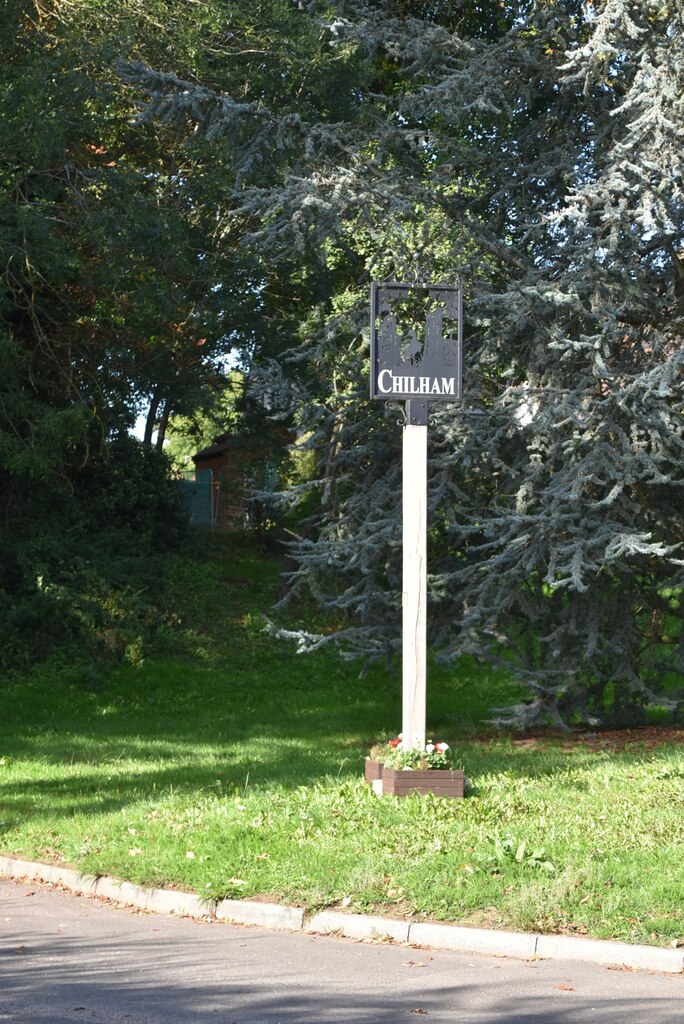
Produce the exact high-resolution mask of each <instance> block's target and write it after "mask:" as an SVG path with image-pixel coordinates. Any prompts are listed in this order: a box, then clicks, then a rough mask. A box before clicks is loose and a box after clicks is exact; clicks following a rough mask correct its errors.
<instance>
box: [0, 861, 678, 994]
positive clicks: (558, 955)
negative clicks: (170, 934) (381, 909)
mask: <svg viewBox="0 0 684 1024" xmlns="http://www.w3.org/2000/svg"><path fill="white" fill-rule="evenodd" d="M0 876H4V877H6V878H12V879H15V880H17V881H18V880H24V879H27V880H29V881H33V880H35V881H40V882H48V883H52V884H53V885H60V886H63V887H64V888H66V889H70V890H72V891H74V892H78V893H84V894H86V895H89V896H99V897H104V898H105V899H111V900H114V901H116V902H118V903H122V904H126V905H127V906H134V907H138V908H139V909H142V910H147V911H150V912H152V913H166V914H176V915H179V916H187V917H198V918H207V917H208V918H212V919H216V920H219V921H229V922H232V923H233V924H241V925H252V926H256V927H261V928H271V929H274V930H276V931H296V932H299V931H304V932H308V933H309V934H312V933H315V934H323V935H332V934H334V935H343V936H345V937H347V938H352V939H360V940H366V941H376V942H377V941H390V942H398V943H403V944H407V945H410V946H419V947H428V948H430V949H450V950H454V951H459V952H463V953H485V954H489V955H494V956H508V957H513V958H515V959H530V958H534V957H538V958H540V959H554V960H578V961H585V962H590V963H596V964H605V965H607V966H621V967H632V968H637V969H641V970H650V971H662V972H663V973H666V974H682V973H684V949H661V948H660V947H657V946H632V945H629V944H628V943H624V942H601V941H597V940H594V939H582V938H574V937H566V936H562V935H535V934H528V933H525V932H505V931H496V930H492V931H489V930H486V929H481V928H463V927H459V926H458V925H450V924H431V923H429V922H414V921H401V920H395V919H393V918H386V917H370V916H368V917H367V916H365V915H363V914H345V913H341V912H338V911H330V910H326V911H322V912H321V913H318V914H313V915H311V916H307V915H306V913H305V912H304V910H302V909H301V908H299V907H288V906H281V905H280V904H278V903H260V902H253V901H251V900H221V901H220V902H216V901H215V900H202V899H200V898H199V897H198V896H195V895H194V894H193V893H187V892H177V891H175V890H173V889H153V888H146V887H144V886H138V885H133V884H131V883H130V882H121V881H119V880H118V879H115V878H107V877H105V876H100V877H96V876H95V875H85V874H81V873H79V872H78V871H74V870H73V869H71V868H62V867H58V866H57V865H51V864H36V863H33V862H31V861H24V860H17V859H15V858H13V857H2V856H0Z"/></svg>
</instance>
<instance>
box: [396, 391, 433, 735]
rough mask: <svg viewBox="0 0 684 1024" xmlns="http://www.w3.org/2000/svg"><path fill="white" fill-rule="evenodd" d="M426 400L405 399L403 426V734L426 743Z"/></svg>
mask: <svg viewBox="0 0 684 1024" xmlns="http://www.w3.org/2000/svg"><path fill="white" fill-rule="evenodd" d="M427 431H428V428H427V402H413V401H411V402H407V403H406V425H405V426H404V428H403V480H402V511H403V583H402V589H403V595H402V605H403V613H402V694H403V702H402V737H403V745H404V746H405V747H416V746H420V747H424V746H425V721H426V647H427V641H426V633H427V615H426V604H427V564H426V562H427Z"/></svg>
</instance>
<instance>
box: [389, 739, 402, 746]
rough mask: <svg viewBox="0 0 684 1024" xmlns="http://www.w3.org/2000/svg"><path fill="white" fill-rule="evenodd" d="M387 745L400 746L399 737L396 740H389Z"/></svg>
mask: <svg viewBox="0 0 684 1024" xmlns="http://www.w3.org/2000/svg"><path fill="white" fill-rule="evenodd" d="M389 746H390V747H400V746H401V739H398V740H390V741H389Z"/></svg>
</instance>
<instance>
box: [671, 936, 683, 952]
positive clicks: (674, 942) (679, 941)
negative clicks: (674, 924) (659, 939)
mask: <svg viewBox="0 0 684 1024" xmlns="http://www.w3.org/2000/svg"><path fill="white" fill-rule="evenodd" d="M670 945H671V946H672V948H673V949H681V948H682V946H684V938H682V939H673V940H672V942H671V943H670Z"/></svg>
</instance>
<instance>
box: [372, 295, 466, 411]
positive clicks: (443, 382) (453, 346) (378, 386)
mask: <svg viewBox="0 0 684 1024" xmlns="http://www.w3.org/2000/svg"><path fill="white" fill-rule="evenodd" d="M462 363H463V288H462V287H461V286H460V285H457V286H453V285H443V284H434V285H432V284H431V285H423V284H415V285H412V284H398V283H394V282H390V283H388V284H373V285H371V378H370V393H371V398H384V399H386V400H389V399H422V400H427V401H433V402H455V401H457V400H458V399H460V398H461V397H462V383H461V378H462Z"/></svg>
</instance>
